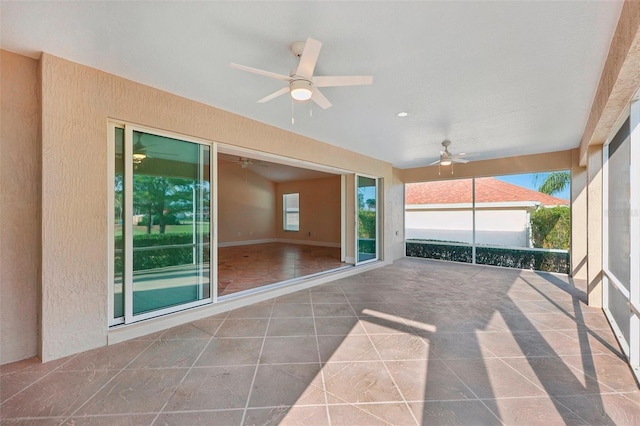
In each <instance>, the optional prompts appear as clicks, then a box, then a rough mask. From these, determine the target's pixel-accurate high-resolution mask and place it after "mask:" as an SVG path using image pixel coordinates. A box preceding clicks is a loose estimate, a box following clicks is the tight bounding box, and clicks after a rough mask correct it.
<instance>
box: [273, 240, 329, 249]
mask: <svg viewBox="0 0 640 426" xmlns="http://www.w3.org/2000/svg"><path fill="white" fill-rule="evenodd" d="M276 241H277V242H279V243H287V244H302V245H305V246H319V247H337V248H340V243H331V242H326V241H307V240H287V239H285V238H278V239H276Z"/></svg>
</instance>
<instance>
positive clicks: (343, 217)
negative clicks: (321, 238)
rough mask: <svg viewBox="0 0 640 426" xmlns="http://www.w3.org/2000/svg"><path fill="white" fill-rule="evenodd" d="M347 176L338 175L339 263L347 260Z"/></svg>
mask: <svg viewBox="0 0 640 426" xmlns="http://www.w3.org/2000/svg"><path fill="white" fill-rule="evenodd" d="M346 224H347V176H346V175H340V261H341V262H346V261H347V260H346V259H347V227H346Z"/></svg>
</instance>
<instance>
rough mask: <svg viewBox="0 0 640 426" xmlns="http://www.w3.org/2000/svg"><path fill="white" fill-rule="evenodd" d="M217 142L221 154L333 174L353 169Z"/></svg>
mask: <svg viewBox="0 0 640 426" xmlns="http://www.w3.org/2000/svg"><path fill="white" fill-rule="evenodd" d="M217 142H218V152H219V153H221V154H229V155H235V156H238V157H250V158H252V159H255V160H262V161H268V162H271V163H278V164H284V165H286V166H292V167H299V168H304V169H309V170H316V171H319V172H324V173H330V174H334V175H340V174H351V173H353V171H351V170H346V169H341V168H338V167H333V166H327V165H324V164H319V163H312V162H310V161H305V160H299V159H296V158H292V157H285V156H282V155H277V154H271V153H268V152H264V151H257V150H255V149H249V148H242V147H239V146H235V145H229V144H227V143H224V142H222V141H217Z"/></svg>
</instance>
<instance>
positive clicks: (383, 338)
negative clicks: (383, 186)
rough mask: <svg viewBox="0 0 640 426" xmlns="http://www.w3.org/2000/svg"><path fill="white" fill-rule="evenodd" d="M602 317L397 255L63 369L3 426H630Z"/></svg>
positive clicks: (5, 411) (29, 369) (528, 278)
mask: <svg viewBox="0 0 640 426" xmlns="http://www.w3.org/2000/svg"><path fill="white" fill-rule="evenodd" d="M622 358H623V356H622V354H621V352H620V349H619V347H618V345H617V343H616V340H615V338H614V335H613V333H612V331H611V329H610V328H609V325H608V324H607V322H606V320H605V317H604V315H603V313H602V311H601V310H599V309H595V308H589V307H588V306H586V305H585V292H584V288H583V287H582V286H581V285H577V284H574V283H573V281H571V280H570V279H568V278H567V277H564V276H560V275H552V274H544V273H540V274H538V273H534V272H530V271H517V270H509V269H500V268H493V267H483V266H474V265H463V264H455V263H446V262H437V261H428V260H424V259H410V258H406V259H403V260H400V261H397V262H395V263H394V264H393V265H392V266H386V267H384V268H378V269H375V270H370V271H368V272H363V273H360V274H359V275H355V276H352V277H349V278H345V279H341V280H339V281H334V282H331V283H328V284H324V285H321V286H317V287H314V288H311V289H309V290H304V291H299V292H296V293H292V294H290V295H287V296H283V297H279V298H276V299H273V300H270V301H267V302H262V303H258V304H255V305H252V306H249V307H244V308H241V309H237V310H233V311H230V312H228V313H225V314H222V315H217V316H214V317H210V318H206V319H202V320H198V321H194V322H192V323H190V324H186V325H183V326H179V327H176V328H172V329H169V330H166V331H164V332H160V333H157V334H154V335H150V336H147V337H143V338H139V339H136V340H132V341H128V342H125V343H121V344H117V345H113V346H109V347H104V348H101V349H97V350H92V351H89V352H85V353H81V354H78V355H75V356H71V357H68V358H64V359H61V360H57V361H53V362H48V363H44V364H41V363H38V362H37V361H36V360H28V361H22V362H18V363H14V364H9V365H4V366H2V367H1V368H0V371H1V374H2V375H1V399H2V403H1V405H0V410H1V418H2V425H13V424H18V425H25V424H28V425H32V424H33V425H59V424H65V425H85V424H90V425H200V424H202V425H240V424H242V425H271V424H287V425H350V426H353V425H367V426H368V425H387V424H397V425H418V424H426V425H437V424H447V425H451V424H463V425H499V424H507V425H538V424H540V425H545V426H549V425H556V424H577V425H585V424H589V425H609V424H616V425H638V424H640V392H639V389H638V385H637V383H636V382H635V381H634V378H633V375H632V373H631V371H630V369H629V367H628V365H627V364H626V363H625V362H624V360H623V359H622Z"/></svg>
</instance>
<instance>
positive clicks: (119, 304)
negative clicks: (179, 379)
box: [113, 127, 125, 318]
mask: <svg viewBox="0 0 640 426" xmlns="http://www.w3.org/2000/svg"><path fill="white" fill-rule="evenodd" d="M115 145H116V146H115V179H114V203H113V206H114V212H113V218H114V222H115V223H114V226H113V229H114V254H113V260H114V262H113V317H114V318H122V317H123V316H124V293H123V291H122V290H123V285H122V283H123V280H124V250H123V239H122V236H123V232H122V225H123V223H124V213H125V212H124V129H121V128H117V127H116V129H115Z"/></svg>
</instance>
